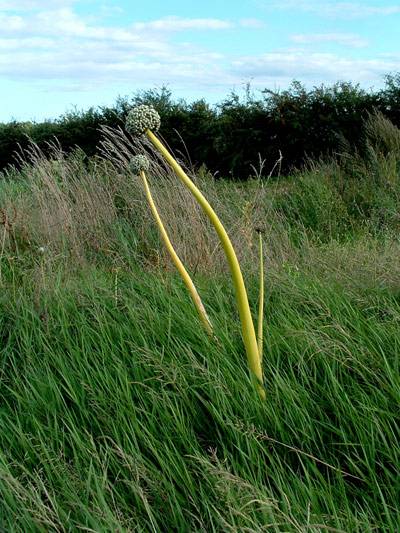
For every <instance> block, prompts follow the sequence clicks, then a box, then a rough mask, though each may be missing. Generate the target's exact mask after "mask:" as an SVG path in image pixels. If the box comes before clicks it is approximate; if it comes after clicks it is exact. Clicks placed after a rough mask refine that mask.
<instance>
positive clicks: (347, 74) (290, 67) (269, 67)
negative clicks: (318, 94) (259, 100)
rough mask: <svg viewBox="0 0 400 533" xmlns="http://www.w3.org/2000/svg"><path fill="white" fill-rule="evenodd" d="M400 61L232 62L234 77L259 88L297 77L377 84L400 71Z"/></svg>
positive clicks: (328, 57)
mask: <svg viewBox="0 0 400 533" xmlns="http://www.w3.org/2000/svg"><path fill="white" fill-rule="evenodd" d="M399 67H400V59H397V60H396V59H395V58H382V59H380V58H378V59H364V60H354V59H349V58H345V57H341V56H339V55H336V54H320V53H315V54H313V53H304V52H297V53H296V52H293V53H275V54H264V55H259V56H255V57H254V56H253V57H252V56H244V57H241V58H237V59H235V60H234V61H233V62H232V67H231V74H232V75H234V76H239V75H241V76H245V77H247V78H253V79H254V80H255V82H256V84H257V85H261V86H264V87H265V86H267V85H269V84H271V82H272V83H282V84H287V83H289V82H290V80H292V79H294V78H296V79H300V80H301V81H303V82H309V83H312V84H318V83H322V82H324V83H335V82H336V81H338V80H354V77H355V76H354V74H355V73H356V81H359V82H360V83H371V84H375V83H376V82H377V81H379V79H381V77H382V76H383V75H384V74H387V73H388V72H392V71H396V70H399Z"/></svg>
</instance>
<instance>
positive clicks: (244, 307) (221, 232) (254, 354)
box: [146, 129, 265, 399]
mask: <svg viewBox="0 0 400 533" xmlns="http://www.w3.org/2000/svg"><path fill="white" fill-rule="evenodd" d="M146 135H147V137H148V138H149V139H150V141H151V142H152V143H153V144H154V146H155V147H156V148H158V150H160V152H161V153H162V154H163V156H164V157H165V159H166V160H167V161H168V163H169V164H170V165H171V167H172V168H173V169H174V170H175V172H176V174H177V175H178V177H179V178H180V179H181V180H182V181H183V183H184V184H185V185H186V187H187V188H188V189H189V191H190V192H191V193H192V194H193V196H194V197H195V198H196V200H197V201H198V202H199V204H200V205H201V207H202V208H203V210H204V211H205V213H206V215H207V216H208V218H209V220H210V222H211V223H212V225H213V226H214V228H215V231H216V232H217V235H218V237H219V239H220V241H221V244H222V246H223V249H224V251H225V255H226V258H227V260H228V265H229V268H230V271H231V276H232V281H233V285H234V288H235V293H236V299H237V303H238V308H239V316H240V322H241V326H242V334H243V341H244V345H245V348H246V353H247V359H248V362H249V367H250V370H251V372H253V374H254V375H255V376H256V378H257V380H258V381H257V386H258V390H259V392H260V394H261V396H262V397H263V398H264V399H265V392H264V389H263V388H262V387H261V386H260V383H261V384H262V382H263V378H262V371H261V362H260V356H259V353H258V346H257V339H256V334H255V330H254V324H253V319H252V317H251V313H250V307H249V302H248V299H247V293H246V288H245V285H244V281H243V276H242V272H241V270H240V266H239V262H238V259H237V257H236V253H235V250H234V249H233V246H232V243H231V241H230V239H229V237H228V234H227V233H226V231H225V228H224V227H223V225H222V224H221V222H220V220H219V218H218V217H217V215H216V213H215V211H214V210H213V209H212V207H211V206H210V204H209V203H208V201H207V200H206V198H205V197H204V196H203V194H202V193H201V192H200V191H199V189H198V188H197V187H196V185H195V184H194V183H193V182H192V180H191V179H190V178H189V177H188V176H187V175H186V173H185V172H184V171H183V169H182V168H181V166H180V165H179V164H178V163H177V162H176V161H175V159H174V158H173V157H172V155H171V154H170V153H169V152H168V150H167V149H166V148H165V147H164V145H163V144H162V143H161V142H160V141H159V139H158V138H157V137H156V136H155V135H154V133H153V132H152V131H151V130H149V129H148V130H147V131H146Z"/></svg>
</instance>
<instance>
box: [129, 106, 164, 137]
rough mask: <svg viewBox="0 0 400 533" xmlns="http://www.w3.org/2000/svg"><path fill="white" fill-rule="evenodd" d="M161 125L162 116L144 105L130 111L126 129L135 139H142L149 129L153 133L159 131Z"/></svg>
mask: <svg viewBox="0 0 400 533" xmlns="http://www.w3.org/2000/svg"><path fill="white" fill-rule="evenodd" d="M160 124H161V119H160V115H159V114H158V113H157V111H156V110H155V109H154V107H153V106H150V105H145V104H143V105H140V106H138V107H134V108H133V109H131V110H130V111H129V113H128V116H127V117H126V122H125V129H126V131H127V132H128V133H130V134H131V135H132V136H133V137H140V136H141V135H143V134H144V133H145V132H146V130H147V129H149V130H152V131H153V132H156V131H158V129H159V128H160Z"/></svg>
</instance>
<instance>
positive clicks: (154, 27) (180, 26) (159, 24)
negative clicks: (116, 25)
mask: <svg viewBox="0 0 400 533" xmlns="http://www.w3.org/2000/svg"><path fill="white" fill-rule="evenodd" d="M233 27H234V25H233V24H232V23H231V22H226V21H224V20H220V19H214V18H201V19H200V18H199V19H184V18H181V17H176V16H169V17H164V18H162V19H159V20H153V21H151V22H136V23H134V24H132V26H131V28H132V29H133V30H134V31H140V32H143V31H162V32H177V31H194V30H226V29H229V28H233Z"/></svg>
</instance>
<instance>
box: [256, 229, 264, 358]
mask: <svg viewBox="0 0 400 533" xmlns="http://www.w3.org/2000/svg"><path fill="white" fill-rule="evenodd" d="M258 236H259V242H260V301H259V307H258V332H257V345H258V354H259V356H260V364H261V365H262V360H263V324H264V261H263V245H262V234H261V231H259V232H258Z"/></svg>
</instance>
